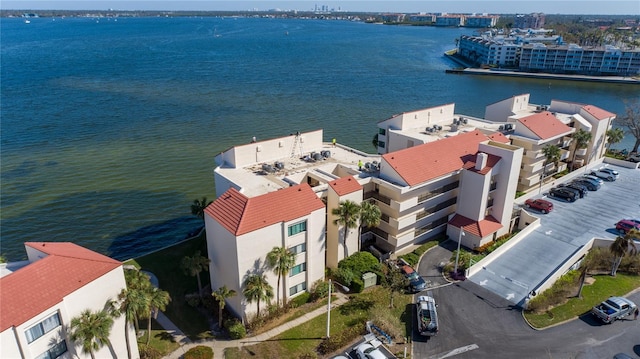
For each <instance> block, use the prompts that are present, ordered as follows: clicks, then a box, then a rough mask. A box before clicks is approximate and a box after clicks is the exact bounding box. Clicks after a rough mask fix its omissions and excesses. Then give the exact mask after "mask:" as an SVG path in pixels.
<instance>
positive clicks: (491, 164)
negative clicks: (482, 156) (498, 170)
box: [462, 152, 501, 175]
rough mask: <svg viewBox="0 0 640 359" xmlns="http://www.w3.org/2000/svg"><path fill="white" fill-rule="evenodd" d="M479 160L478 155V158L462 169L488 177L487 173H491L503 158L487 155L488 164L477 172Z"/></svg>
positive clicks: (467, 163)
mask: <svg viewBox="0 0 640 359" xmlns="http://www.w3.org/2000/svg"><path fill="white" fill-rule="evenodd" d="M478 153H480V152H478ZM477 159H478V154H476V157H475V158H474V159H473V160H469V161H468V162H466V163H465V164H464V166H463V167H462V168H464V169H467V170H469V171H473V172H476V173H479V174H481V175H486V174H487V173H489V170H490V169H492V168H493V167H495V165H496V164H497V163H498V161H500V159H501V157H500V156H496V155H491V154H487V164H486V165H485V166H484V167H483V168H482V169H481V170H479V171H478V170H476V168H475V167H476V160H477Z"/></svg>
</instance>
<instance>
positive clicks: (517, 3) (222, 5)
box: [0, 0, 640, 16]
mask: <svg viewBox="0 0 640 359" xmlns="http://www.w3.org/2000/svg"><path fill="white" fill-rule="evenodd" d="M316 5H317V6H322V5H326V6H328V7H329V8H330V9H335V10H338V9H340V10H343V11H367V12H465V13H470V12H477V13H484V12H486V13H494V14H515V13H531V12H543V13H546V14H602V15H606V14H613V15H637V16H640V0H614V1H608V0H562V1H545V0H543V1H533V0H494V1H481V0H478V1H457V0H450V1H369V0H351V1H322V0H318V1H310V0H303V1H274V0H253V1H205V0H195V1H193V0H191V1H189V0H188V1H179V0H177V1H176V0H174V1H169V0H160V1H158V0H137V1H124V0H72V1H64V0H39V1H31V0H19V1H18V0H8V1H2V3H0V7H1V8H2V9H33V10H38V9H41V10H44V9H49V10H52V9H55V10H107V9H114V10H270V9H281V10H313V9H314V7H315V6H316Z"/></svg>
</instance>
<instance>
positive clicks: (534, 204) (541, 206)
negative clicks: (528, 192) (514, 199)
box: [524, 198, 553, 214]
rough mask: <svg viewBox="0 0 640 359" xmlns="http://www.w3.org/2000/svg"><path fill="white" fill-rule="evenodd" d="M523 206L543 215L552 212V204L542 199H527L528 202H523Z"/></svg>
mask: <svg viewBox="0 0 640 359" xmlns="http://www.w3.org/2000/svg"><path fill="white" fill-rule="evenodd" d="M524 206H525V207H527V208H533V209H535V210H536V211H540V212H541V213H543V214H545V213H549V212H551V211H552V210H553V203H551V202H549V201H547V200H544V199H532V198H529V199H528V200H526V201H524Z"/></svg>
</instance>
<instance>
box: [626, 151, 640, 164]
mask: <svg viewBox="0 0 640 359" xmlns="http://www.w3.org/2000/svg"><path fill="white" fill-rule="evenodd" d="M627 161H630V162H633V163H636V162H640V153H634V154H631V155H629V157H627Z"/></svg>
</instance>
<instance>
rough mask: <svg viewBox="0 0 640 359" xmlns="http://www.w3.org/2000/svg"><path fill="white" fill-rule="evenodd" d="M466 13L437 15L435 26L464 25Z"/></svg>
mask: <svg viewBox="0 0 640 359" xmlns="http://www.w3.org/2000/svg"><path fill="white" fill-rule="evenodd" d="M464 18H465V16H464V15H461V14H455V15H454V14H441V15H437V16H436V22H435V24H434V25H435V26H456V27H457V26H464Z"/></svg>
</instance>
